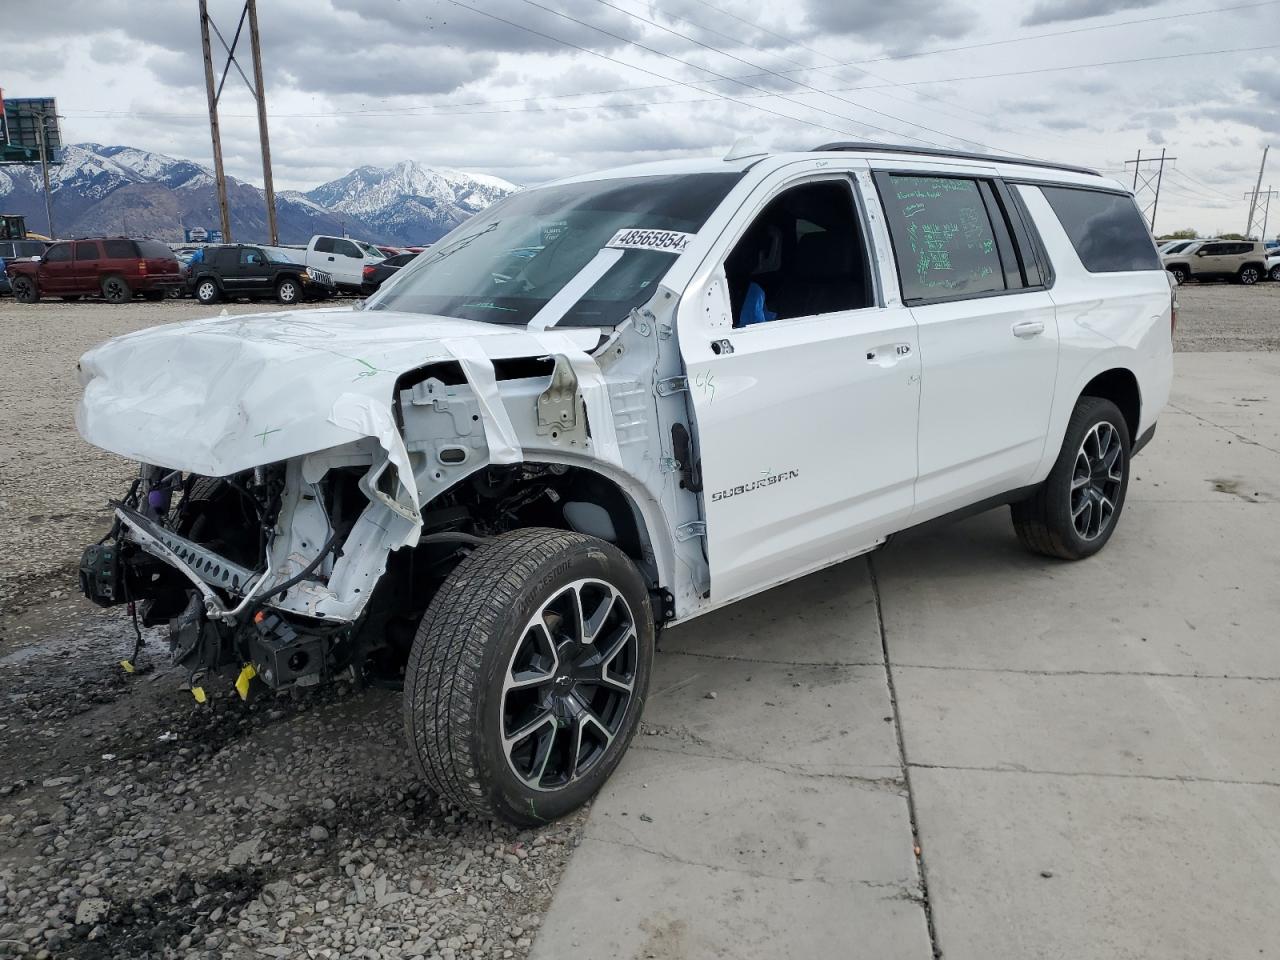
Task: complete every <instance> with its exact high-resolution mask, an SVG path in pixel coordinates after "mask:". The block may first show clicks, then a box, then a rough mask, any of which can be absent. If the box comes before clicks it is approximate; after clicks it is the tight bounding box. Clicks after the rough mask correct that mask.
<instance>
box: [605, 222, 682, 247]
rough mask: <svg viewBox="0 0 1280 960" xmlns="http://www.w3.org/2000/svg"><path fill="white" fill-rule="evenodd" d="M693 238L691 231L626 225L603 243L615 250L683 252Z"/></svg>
mask: <svg viewBox="0 0 1280 960" xmlns="http://www.w3.org/2000/svg"><path fill="white" fill-rule="evenodd" d="M692 239H693V234H692V233H681V232H680V231H678V230H643V229H639V228H636V227H628V228H626V229H624V230H619V231H618V232H617V233H615V234H614V235H613V239H612V240H610V241H609V242H608V243H606V244H605V246H606V247H612V248H613V249H615V250H657V251H658V252H660V253H684V251H685V247H687V246H689V242H690V241H691V240H692Z"/></svg>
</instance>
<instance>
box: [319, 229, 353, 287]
mask: <svg viewBox="0 0 1280 960" xmlns="http://www.w3.org/2000/svg"><path fill="white" fill-rule="evenodd" d="M329 261H330V267H331V269H332V273H333V282H334V283H341V284H345V285H346V286H354V287H358V286H360V284H361V283H362V282H363V281H364V254H363V253H362V252H361V250H360V248H359V247H357V246H356V245H355V244H354V243H352V242H351V241H350V240H344V239H342V238H341V237H334V238H333V253H331V254H330V255H329ZM321 269H323V265H322V267H321Z"/></svg>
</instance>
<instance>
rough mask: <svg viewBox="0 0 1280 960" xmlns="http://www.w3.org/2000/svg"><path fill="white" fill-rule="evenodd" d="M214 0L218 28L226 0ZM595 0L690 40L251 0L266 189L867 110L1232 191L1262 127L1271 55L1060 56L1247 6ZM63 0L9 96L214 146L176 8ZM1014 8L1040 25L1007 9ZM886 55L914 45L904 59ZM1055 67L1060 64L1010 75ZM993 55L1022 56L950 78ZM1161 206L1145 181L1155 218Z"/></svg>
mask: <svg viewBox="0 0 1280 960" xmlns="http://www.w3.org/2000/svg"><path fill="white" fill-rule="evenodd" d="M209 3H210V7H211V11H212V13H213V15H214V17H215V19H216V20H217V22H218V24H219V26H220V27H221V28H222V30H223V32H224V34H225V35H226V37H227V39H228V41H229V40H230V37H231V34H232V33H233V32H234V30H235V17H236V16H237V14H238V12H239V8H240V0H209ZM609 3H611V4H614V5H615V6H617V7H620V8H623V9H625V10H628V11H631V12H633V13H634V14H636V15H638V17H640V18H645V19H650V20H654V21H656V22H657V23H659V24H661V25H663V26H664V27H666V28H668V30H671V31H675V32H676V33H677V34H682V35H686V36H687V37H688V38H691V39H683V38H682V37H681V36H674V35H672V34H671V33H669V32H665V31H663V30H661V29H658V28H656V27H652V26H647V25H645V24H644V23H642V22H641V21H640V20H637V19H635V18H634V17H630V16H627V15H626V14H624V13H621V12H619V11H618V10H615V9H611V8H610V7H609V6H606V5H605V4H604V3H602V2H600V0H559V2H556V0H459V2H458V3H453V2H450V0H269V2H263V3H261V4H260V5H259V6H260V15H261V19H262V35H263V36H262V43H263V57H264V63H265V68H266V72H267V82H266V91H267V100H268V105H269V109H270V114H271V140H272V154H273V159H274V172H275V179H276V184H277V186H278V188H280V189H290V188H295V189H309V188H311V187H313V186H315V185H316V184H318V183H320V182H322V181H325V180H329V179H333V178H336V177H339V176H342V175H343V174H345V173H346V172H347V171H349V170H351V169H352V168H353V167H356V166H360V165H362V164H376V165H383V166H388V165H391V164H393V163H395V162H397V161H400V160H403V159H414V160H418V161H420V162H423V163H427V164H438V165H449V166H456V167H462V168H468V169H475V170H484V171H488V172H492V173H495V174H497V175H499V176H503V177H506V178H508V179H510V180H514V181H516V182H520V183H537V182H540V181H543V180H547V179H551V178H554V177H558V176H564V175H569V174H573V173H578V172H581V171H583V170H588V169H592V168H596V167H601V166H606V165H614V164H621V163H630V162H635V161H639V160H647V159H657V158H661V157H673V156H691V155H696V154H711V155H718V154H721V153H723V151H724V150H725V149H726V148H727V147H728V145H729V144H731V143H732V142H733V141H734V140H736V139H737V138H738V137H740V136H742V135H744V134H751V135H753V136H755V137H756V138H757V139H758V140H759V141H760V142H762V143H764V144H770V145H773V146H776V147H779V148H796V147H806V146H812V145H815V144H817V143H820V142H824V141H828V140H833V139H840V138H843V139H853V138H857V139H862V138H867V137H871V138H877V139H888V138H889V136H890V135H889V134H886V133H884V132H882V131H880V130H875V129H869V128H868V126H867V125H874V126H875V127H880V128H884V129H887V130H890V131H894V135H895V136H896V137H897V138H898V139H905V138H906V137H907V136H911V135H914V136H916V137H919V138H921V139H923V140H927V141H931V142H934V143H939V144H943V145H951V146H959V147H962V148H965V149H972V148H973V142H974V141H976V142H978V143H981V144H986V145H989V146H991V147H992V148H996V149H999V150H1002V151H1014V152H1019V153H1024V154H1030V155H1034V156H1040V157H1047V158H1051V159H1061V160H1064V161H1068V162H1075V163H1083V164H1086V165H1093V166H1097V167H1107V168H1116V167H1117V165H1118V164H1119V163H1120V162H1121V161H1122V160H1123V159H1124V158H1126V157H1132V156H1133V155H1134V154H1135V153H1136V151H1137V150H1138V149H1139V148H1142V149H1144V151H1145V150H1148V149H1151V148H1153V147H1156V146H1157V144H1156V141H1157V140H1159V139H1162V140H1164V141H1165V143H1164V145H1165V146H1167V147H1168V148H1169V149H1170V152H1171V153H1175V154H1176V155H1178V156H1179V158H1180V161H1179V166H1181V167H1185V168H1186V169H1188V170H1191V171H1195V175H1196V176H1197V177H1198V178H1200V179H1201V180H1203V181H1204V182H1206V183H1211V184H1213V185H1214V186H1216V187H1218V188H1219V189H1221V190H1223V191H1226V192H1228V193H1231V194H1234V193H1237V192H1241V193H1242V192H1243V191H1244V190H1246V189H1248V188H1249V187H1251V186H1252V182H1251V179H1250V178H1251V177H1252V176H1254V175H1256V170H1257V161H1256V159H1255V155H1256V154H1257V153H1259V152H1260V149H1261V145H1262V142H1263V138H1264V137H1266V136H1271V137H1275V136H1277V135H1280V126H1277V123H1278V121H1277V120H1276V117H1277V116H1278V115H1280V114H1278V113H1277V111H1276V110H1275V109H1274V103H1275V101H1276V98H1277V97H1278V96H1280V81H1277V80H1276V77H1277V76H1280V63H1278V62H1277V61H1276V60H1275V59H1272V60H1269V61H1266V60H1263V61H1260V60H1258V58H1257V56H1256V55H1250V56H1240V55H1235V56H1233V55H1225V56H1213V57H1189V58H1186V59H1181V60H1164V61H1152V62H1148V63H1133V64H1128V65H1116V66H1108V67H1091V68H1090V67H1082V66H1078V65H1080V64H1089V63H1098V62H1101V61H1110V60H1126V59H1136V58H1141V57H1163V56H1167V55H1169V54H1179V53H1194V52H1197V51H1204V50H1215V49H1225V48H1231V47H1237V46H1247V45H1256V44H1258V43H1262V42H1265V35H1264V34H1263V33H1262V32H1261V31H1257V30H1255V28H1256V26H1257V22H1258V18H1257V15H1256V11H1252V12H1251V11H1241V12H1239V13H1213V14H1209V15H1206V16H1194V17H1185V18H1178V19H1173V20H1167V21H1160V22H1157V23H1154V24H1146V25H1135V26H1128V27H1116V28H1109V29H1103V30H1091V29H1090V30H1088V31H1087V32H1083V33H1066V34H1061V35H1057V36H1050V37H1047V38H1044V39H1031V40H1026V41H1025V42H1018V43H1012V44H1000V45H994V46H978V47H974V48H970V49H962V50H957V51H955V52H952V53H928V51H930V50H933V49H934V48H937V47H968V46H969V45H971V44H984V43H988V42H989V41H994V40H1004V39H1007V38H1010V37H1016V36H1019V35H1024V36H1025V35H1039V34H1045V33H1048V34H1054V33H1057V32H1059V31H1061V30H1077V29H1079V28H1080V27H1086V28H1092V27H1094V26H1097V25H1103V24H1108V23H1112V22H1115V21H1117V20H1125V19H1143V18H1148V17H1160V16H1168V15H1170V14H1176V13H1184V12H1186V8H1185V7H1179V6H1175V5H1173V4H1172V2H1171V0H1106V2H1103V0H1039V2H1037V3H1036V4H1035V5H1034V6H1030V7H1029V6H1028V5H1027V4H1025V3H1015V2H1013V0H994V2H989V3H979V2H978V0H903V2H901V3H897V4H888V3H884V2H883V0H802V2H801V3H797V4H765V5H762V4H760V3H759V2H758V0H609ZM468 7H474V8H477V9H478V10H481V11H483V12H477V10H476V9H467V8H468ZM541 7H550V8H554V9H555V10H558V11H560V12H561V13H563V14H565V15H566V16H565V17H560V16H556V15H554V14H553V13H551V12H548V10H545V9H541ZM1126 10H1127V11H1131V12H1129V13H1125V12H1124V11H1126ZM57 11H58V15H57V16H46V17H39V18H31V20H30V22H24V28H23V31H22V32H21V33H17V32H14V31H4V32H3V33H0V63H3V64H4V67H5V70H4V76H3V80H4V82H5V88H6V93H7V94H8V95H9V96H13V97H18V96H56V97H57V98H58V103H59V107H60V110H61V112H62V114H63V115H64V119H63V132H64V136H65V138H66V139H67V140H68V141H71V142H74V141H77V140H90V141H95V142H99V143H124V144H129V145H132V146H138V147H142V148H145V149H149V150H155V151H159V152H163V153H168V154H171V155H174V156H181V157H188V158H190V159H193V160H196V161H198V162H201V163H205V164H208V163H209V162H210V144H209V133H208V120H207V115H206V107H205V95H204V89H203V68H202V65H201V59H200V35H199V22H198V19H197V16H196V13H195V5H194V4H191V3H178V2H173V0H59V3H58V4H57ZM485 13H488V14H491V15H492V16H485V15H484V14H485ZM494 17H498V18H501V20H508V21H511V22H512V23H515V24H521V25H523V26H524V27H526V28H528V29H527V30H522V29H519V28H518V27H516V26H512V25H511V24H508V23H504V22H500V20H498V19H494ZM566 17H567V18H568V19H566ZM1024 20H1025V22H1026V23H1029V24H1037V25H1038V26H1036V27H1035V28H1034V29H1026V28H1024V27H1022V26H1020V25H1019V24H1020V23H1022V22H1024ZM593 26H594V27H598V28H600V29H599V30H596V29H592V27H593ZM600 30H603V31H607V33H608V34H612V35H614V36H608V35H606V34H605V33H602V32H600ZM530 31H533V32H530ZM560 41H563V42H560ZM632 41H636V42H638V43H642V44H644V45H645V46H648V47H652V48H653V49H655V50H660V51H662V52H663V53H665V54H667V56H661V55H657V54H654V53H650V52H646V51H645V50H643V49H641V48H639V47H638V46H636V45H634V44H633V43H632ZM694 41H701V42H702V43H704V44H706V45H708V46H711V47H715V48H718V49H721V50H724V51H725V52H726V53H728V54H731V55H732V56H724V55H721V54H718V53H716V52H715V51H713V50H708V49H706V48H705V47H701V46H698V45H697V43H695V42H694ZM241 43H242V51H241V52H242V60H241V62H242V64H243V66H244V69H245V72H246V73H248V72H249V62H250V61H249V58H248V51H247V49H246V48H245V46H244V44H245V41H244V40H243V39H242V41H241ZM571 45H572V46H571ZM575 47H582V48H586V50H588V51H591V52H584V51H583V50H579V49H575ZM214 48H215V51H216V50H218V49H219V48H218V44H217V40H216V39H215V41H214ZM906 52H913V53H920V52H924V55H921V56H913V57H910V58H906V59H903V58H901V55H902V54H904V53H906ZM734 58H736V59H734ZM1073 65H1076V66H1073ZM800 66H814V67H818V66H820V67H822V69H814V70H807V71H798V70H797V68H798V67H800ZM1057 66H1063V67H1068V68H1069V69H1064V70H1060V71H1055V72H1030V71H1042V70H1044V69H1045V68H1048V67H1057ZM1010 72H1012V73H1016V74H1017V75H1016V76H1012V77H1003V78H993V79H989V80H965V79H963V78H965V77H972V76H977V75H987V74H998V73H1010ZM776 73H781V74H782V75H783V77H787V78H790V79H789V80H784V79H782V77H779V76H777V75H776ZM717 75H720V76H731V77H744V76H745V77H746V78H747V79H745V80H744V82H743V83H730V82H725V81H723V80H716V79H715V78H716V76H717ZM929 81H938V82H936V83H933V82H929ZM804 85H808V86H810V87H817V88H821V89H824V90H837V91H842V92H840V93H838V94H837V96H834V97H833V96H826V95H823V94H821V93H815V92H813V91H812V90H810V89H805V86H804ZM851 88H852V89H851ZM602 91H615V92H607V93H602ZM769 93H779V94H782V95H783V96H773V97H771V96H768V95H767V94H769ZM718 94H727V95H729V96H731V97H733V98H734V99H735V100H737V101H739V102H737V103H733V102H728V101H726V100H723V99H718ZM873 110H874V111H879V112H878V113H876V112H871V111H873ZM786 118H791V119H786ZM846 118H847V119H846ZM828 127H829V128H834V129H824V128H828ZM926 128H931V129H926ZM222 133H223V141H224V144H223V145H224V154H225V158H226V163H227V167H228V171H229V172H230V173H232V174H233V175H235V176H237V177H240V178H242V179H245V180H248V181H251V182H261V170H260V162H259V158H258V142H257V125H256V119H255V115H254V105H253V103H252V100H251V99H250V97H249V96H248V94H247V92H246V91H245V90H244V85H243V83H242V82H241V81H240V79H239V77H238V76H237V75H236V73H235V71H234V70H233V71H232V72H231V74H230V76H229V78H228V80H227V87H226V91H225V93H224V96H223V101H222ZM1242 157H1244V158H1248V159H1249V162H1248V163H1242V161H1241V160H1240V158H1242ZM1237 163H1242V166H1241V169H1239V170H1237V169H1235V167H1234V166H1232V165H1233V164H1237ZM1198 203H1199V201H1197V199H1196V198H1195V197H1193V196H1191V195H1190V194H1187V195H1184V196H1177V197H1175V196H1172V195H1171V197H1170V199H1169V207H1168V209H1169V214H1168V215H1169V216H1170V217H1171V221H1172V220H1176V221H1178V222H1183V221H1185V222H1194V223H1196V224H1197V225H1198V226H1200V227H1201V228H1203V229H1212V228H1214V227H1215V226H1222V227H1226V228H1230V225H1231V223H1233V222H1234V221H1235V220H1239V219H1240V216H1237V215H1235V213H1234V212H1233V211H1232V210H1230V209H1228V210H1226V211H1225V212H1223V211H1219V210H1216V209H1214V208H1213V207H1210V206H1208V205H1207V204H1205V205H1198ZM1165 210H1166V200H1165V198H1164V197H1163V196H1162V197H1161V217H1162V219H1163V218H1164V216H1165ZM1215 218H1220V219H1215Z"/></svg>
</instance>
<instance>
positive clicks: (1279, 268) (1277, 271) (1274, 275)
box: [1267, 263, 1280, 283]
mask: <svg viewBox="0 0 1280 960" xmlns="http://www.w3.org/2000/svg"><path fill="white" fill-rule="evenodd" d="M1267 276H1269V277H1270V278H1271V279H1272V280H1274V281H1275V282H1276V283H1280V263H1277V264H1276V265H1275V266H1274V267H1272V268H1271V272H1270V273H1268V274H1267Z"/></svg>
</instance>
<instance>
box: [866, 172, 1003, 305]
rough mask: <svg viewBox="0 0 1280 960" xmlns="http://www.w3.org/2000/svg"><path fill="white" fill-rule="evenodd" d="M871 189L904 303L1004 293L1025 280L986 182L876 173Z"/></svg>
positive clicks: (963, 178)
mask: <svg viewBox="0 0 1280 960" xmlns="http://www.w3.org/2000/svg"><path fill="white" fill-rule="evenodd" d="M876 186H877V187H878V189H879V191H880V199H881V202H882V203H883V205H884V209H885V216H886V218H887V220H888V224H889V235H890V238H891V239H892V241H893V249H894V253H895V254H896V256H897V260H898V278H899V280H900V281H901V283H902V299H903V300H904V301H905V302H907V303H920V302H925V301H930V300H949V299H956V298H959V297H973V296H982V295H984V294H990V293H1003V292H1004V291H1005V290H1008V289H1011V288H1018V287H1021V286H1022V285H1023V284H1022V279H1021V275H1020V272H1019V268H1018V264H1017V259H1016V257H1015V256H1014V254H1013V250H1012V245H1011V242H1010V240H1009V233H1008V227H1007V225H1006V223H1005V222H1004V216H1003V213H1001V212H1000V211H999V210H998V209H996V204H995V200H994V197H993V196H992V194H991V186H990V184H988V183H987V182H986V181H980V180H976V179H969V178H967V177H931V176H925V175H918V174H908V175H903V174H896V173H880V174H877V175H876ZM988 205H990V206H991V209H992V210H995V212H996V217H997V219H996V220H995V221H993V220H992V216H991V213H990V212H989V210H988Z"/></svg>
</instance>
